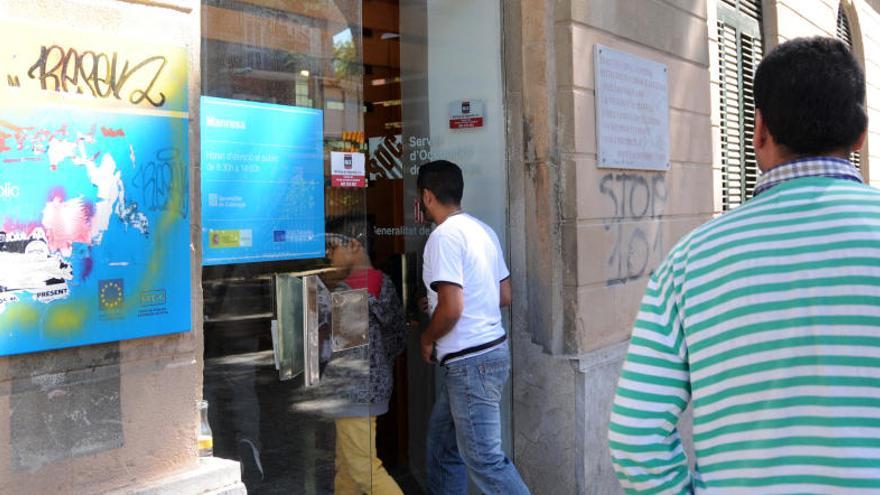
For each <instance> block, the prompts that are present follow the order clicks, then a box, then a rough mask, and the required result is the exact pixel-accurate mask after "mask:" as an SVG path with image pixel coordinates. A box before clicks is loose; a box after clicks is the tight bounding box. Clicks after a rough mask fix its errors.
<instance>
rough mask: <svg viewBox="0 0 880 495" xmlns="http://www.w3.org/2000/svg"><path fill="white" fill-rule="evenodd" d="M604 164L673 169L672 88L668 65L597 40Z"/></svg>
mask: <svg viewBox="0 0 880 495" xmlns="http://www.w3.org/2000/svg"><path fill="white" fill-rule="evenodd" d="M595 60H596V140H597V142H598V147H599V157H598V162H599V167H601V168H631V169H640V170H667V169H668V168H669V93H668V78H667V75H668V69H667V68H666V66H665V65H663V64H660V63H657V62H654V61H652V60H648V59H644V58H641V57H637V56H635V55H632V54H629V53H626V52H622V51H619V50H614V49H611V48H608V47H607V46H602V45H596V50H595Z"/></svg>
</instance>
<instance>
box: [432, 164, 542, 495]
mask: <svg viewBox="0 0 880 495" xmlns="http://www.w3.org/2000/svg"><path fill="white" fill-rule="evenodd" d="M418 188H419V196H420V201H421V207H422V210H423V211H424V213H425V216H426V219H427V220H430V221H432V222H433V223H435V224H436V225H437V228H436V229H435V230H434V232H433V233H431V236H430V237H429V238H428V243H427V245H426V246H425V257H424V258H425V259H424V274H423V278H424V282H425V286H426V288H427V290H428V303H429V308H430V310H431V321H430V322H429V323H428V326H427V328H425V330H424V332H423V333H422V336H421V348H422V357H423V358H424V359H425V361H427V362H429V363H438V364H440V365H441V366H440V371H441V373H443V374H444V380H443V385H442V387H441V390H440V394H439V395H438V397H437V402H436V403H435V404H434V410H433V412H432V413H431V421H430V423H429V426H428V453H427V470H428V483H429V489H430V490H431V493H433V494H435V495H437V494H444V495H445V494H450V495H452V494H455V495H466V494H467V493H468V481H467V479H468V473H470V475H471V477H472V478H473V481H474V483H476V485H477V487H478V488H479V489H480V490H481V491H482V492H483V493H485V494H504V495H519V494H528V493H529V490H528V488H527V487H526V485H525V483H523V481H522V478H521V477H520V475H519V473H518V472H517V470H516V467H514V465H513V463H512V462H511V461H510V459H508V458H507V456H506V455H505V454H504V452H503V451H502V450H501V394H502V391H503V390H504V385H505V383H506V382H507V377H508V374H509V373H510V355H509V350H508V346H507V334H506V332H505V330H504V326H503V324H502V321H501V307H502V306H509V305H510V302H511V287H510V272H509V271H508V270H507V265H506V264H505V262H504V254H503V252H502V251H501V244H500V243H499V242H498V236H497V235H495V232H494V231H492V229H491V228H490V227H489V226H488V225H486V224H485V223H483V222H481V221H479V220H477V219H476V218H474V217H472V216H470V215H468V214H467V213H463V212H462V211H461V207H460V205H461V198H462V193H463V191H464V180H463V178H462V173H461V169H460V168H459V167H458V166H457V165H455V164H454V163H451V162H448V161H445V160H440V161H435V162H431V163H427V164H425V165H422V167H421V168H420V169H419V177H418Z"/></svg>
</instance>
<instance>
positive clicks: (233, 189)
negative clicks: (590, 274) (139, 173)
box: [201, 0, 510, 494]
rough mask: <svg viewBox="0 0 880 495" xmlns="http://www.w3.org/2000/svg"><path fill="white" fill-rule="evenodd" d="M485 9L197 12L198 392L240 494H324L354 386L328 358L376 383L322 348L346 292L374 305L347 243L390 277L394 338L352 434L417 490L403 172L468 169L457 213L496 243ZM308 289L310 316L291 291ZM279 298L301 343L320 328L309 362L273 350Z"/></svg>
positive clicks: (352, 314)
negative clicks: (373, 417) (369, 406)
mask: <svg viewBox="0 0 880 495" xmlns="http://www.w3.org/2000/svg"><path fill="white" fill-rule="evenodd" d="M475 4H476V5H475ZM493 4H494V3H493V2H470V1H467V0H453V1H444V2H436V1H428V0H419V1H408V0H363V1H353V0H335V1H334V0H309V1H301V0H300V1H292V0H248V1H238V0H203V9H202V12H203V14H202V15H203V20H202V33H203V36H202V94H203V96H204V97H205V98H203V102H202V163H201V170H202V197H203V201H202V204H203V223H202V230H203V243H204V251H205V260H203V264H204V265H205V266H204V272H203V296H204V308H205V315H204V316H205V331H204V333H205V385H204V386H205V394H204V395H205V398H206V399H207V400H208V401H209V418H210V425H211V429H212V432H213V438H214V455H215V456H219V457H224V458H230V459H235V460H239V461H240V462H241V463H242V469H243V481H244V482H245V484H246V485H247V487H248V490H249V492H252V493H316V494H317V493H333V491H334V476H335V470H336V467H335V460H336V457H337V455H338V452H337V451H336V446H337V444H338V439H337V435H338V430H337V425H336V421H335V418H336V416H334V413H333V412H332V410H333V407H334V406H333V405H334V404H337V402H338V400H337V399H339V394H340V390H342V389H345V388H347V386H346V385H342V382H341V381H339V380H338V378H339V375H335V374H334V373H336V372H335V371H334V369H336V368H338V367H339V365H338V363H339V362H341V361H340V356H349V354H350V355H354V356H355V357H354V358H352V360H351V361H346V362H348V363H355V364H353V365H352V366H354V367H357V366H360V367H361V368H360V369H361V372H360V374H357V373H355V374H353V375H345V377H344V380H347V381H348V382H347V383H348V385H352V384H355V385H358V384H359V385H361V386H365V387H368V386H369V383H370V378H371V377H370V372H369V371H367V372H366V373H364V369H369V364H368V362H369V359H370V358H369V352H370V346H371V343H370V342H369V340H370V339H369V338H368V339H366V341H363V340H362V341H358V342H353V343H352V345H350V346H348V347H346V346H344V345H339V346H337V345H336V342H335V340H334V338H335V336H336V335H337V333H340V330H339V329H340V328H342V326H346V325H348V324H349V323H357V322H358V321H368V320H369V318H370V317H369V310H368V309H366V306H358V305H357V301H354V302H352V301H351V300H348V299H345V298H347V297H349V296H351V297H356V296H357V294H355V292H357V291H358V290H361V291H366V292H367V293H369V290H370V285H371V283H373V282H371V279H370V276H369V275H363V276H362V277H361V279H360V280H352V279H351V277H349V276H347V275H350V274H351V272H350V271H348V272H345V271H344V270H342V271H340V269H339V266H338V265H339V263H343V262H340V261H334V259H335V258H334V256H336V255H335V254H334V253H333V250H334V249H335V248H336V247H337V246H340V245H342V246H346V245H347V244H346V243H348V242H350V241H352V240H353V241H356V242H355V243H354V244H353V245H360V246H362V247H363V248H364V249H365V250H366V251H367V252H368V258H369V264H370V265H371V266H372V268H373V269H374V270H376V271H377V272H380V273H381V274H383V275H382V277H385V278H387V279H388V280H389V281H390V282H391V284H392V285H393V290H394V292H395V293H396V294H397V299H396V300H397V303H398V304H399V309H400V311H401V319H403V320H404V323H405V325H406V326H407V330H406V333H405V342H404V344H405V345H404V346H403V347H404V348H403V351H402V352H401V353H400V355H399V356H397V357H396V358H394V359H393V363H392V369H393V375H392V376H393V392H392V394H391V395H390V397H389V398H388V407H387V412H385V413H384V414H381V415H379V416H378V420H377V422H376V426H375V427H374V428H375V429H374V430H371V429H372V428H373V427H372V426H371V425H369V424H368V420H367V419H365V420H364V428H366V430H365V431H370V433H369V434H370V435H372V434H375V438H376V448H377V451H378V456H379V458H380V459H381V460H382V462H383V464H384V465H385V467H386V468H387V470H388V472H389V473H390V474H391V476H393V477H394V479H395V480H396V482H397V483H398V484H399V485H400V486H401V488H402V489H403V491H404V492H405V493H415V494H418V493H423V492H424V448H425V442H424V440H425V439H424V435H425V432H426V429H427V421H428V415H429V412H430V408H431V406H432V404H433V398H434V393H435V376H434V372H433V369H432V367H430V366H428V365H426V364H424V363H422V362H421V360H420V358H419V352H418V334H419V331H418V329H419V326H420V325H423V324H424V323H425V322H426V316H425V315H424V314H422V313H421V312H420V310H419V308H418V304H417V300H418V298H419V297H420V296H421V295H422V293H423V290H424V289H423V286H422V283H421V269H420V266H421V251H422V248H423V246H424V242H425V240H426V239H427V236H428V235H429V233H430V228H429V227H427V226H424V225H421V224H419V223H417V221H416V220H417V218H416V215H417V213H416V208H415V205H416V193H415V174H416V173H417V170H418V166H419V165H420V164H421V163H425V162H427V161H430V160H433V159H441V158H442V159H449V160H451V161H454V162H456V163H458V164H459V165H460V166H462V168H463V170H464V171H465V184H466V187H465V199H464V205H463V206H464V208H465V209H466V210H468V211H469V212H471V213H473V214H474V215H476V216H478V217H480V218H481V219H483V220H484V221H486V222H487V223H488V224H489V225H491V226H492V227H493V228H494V229H495V230H496V232H497V233H498V234H499V238H500V239H501V240H502V243H504V242H505V239H506V237H507V234H506V230H507V229H506V222H507V206H506V205H507V179H506V161H505V158H504V151H505V145H504V126H503V122H504V116H503V105H502V85H501V48H500V45H501V36H500V33H501V31H500V29H501V27H500V26H501V13H500V10H499V5H498V4H494V5H493ZM294 113H295V114H296V115H293V114H294ZM208 118H210V119H212V120H210V121H209V120H208ZM309 119H311V120H309ZM242 127H244V129H243V128H242ZM257 129H259V132H258V131H257ZM229 133H238V134H229ZM231 136H232V137H231ZM234 136H239V137H238V138H236V137H234ZM279 150H280V151H279ZM288 162H289V163H288ZM284 164H287V165H284ZM285 167H287V168H285ZM242 191H244V192H242ZM336 258H338V256H336ZM380 279H381V277H380ZM280 280H285V281H288V280H293V281H294V282H293V285H295V286H296V287H294V288H293V289H290V290H287V289H284V288H281V285H282V284H280V283H279V281H280ZM298 280H299V281H300V282H297V281H298ZM303 280H305V282H302V281H303ZM309 280H312V281H314V284H315V286H316V289H315V294H316V296H315V298H314V299H315V304H314V305H315V308H314V309H315V314H314V315H313V316H314V317H313V320H309V317H308V313H309V311H308V304H309V303H308V296H307V295H306V296H303V294H306V293H307V292H308V290H307V289H305V288H304V287H306V288H307V287H308V284H309V283H310V282H308V281H309ZM296 284H299V285H296ZM373 285H375V283H373ZM285 287H287V286H285ZM291 291H293V292H291ZM363 293H364V292H361V294H363ZM291 294H294V295H293V296H291ZM365 297H367V298H368V296H365ZM291 300H293V301H296V302H297V304H299V302H298V301H302V305H301V306H297V307H298V308H299V309H298V311H300V312H301V313H302V315H303V317H302V318H301V319H299V320H297V321H296V322H294V324H291V325H293V326H296V325H299V326H296V328H294V329H293V330H294V332H293V333H294V334H295V333H296V332H301V333H300V335H303V334H305V335H308V329H304V326H305V327H307V326H308V325H310V324H312V323H313V324H314V328H315V329H317V330H316V331H315V332H313V333H314V335H315V341H316V342H317V343H316V344H315V346H313V349H316V351H314V355H313V356H311V357H310V356H309V355H308V351H307V350H306V349H307V348H308V342H302V341H296V343H295V345H294V346H293V347H295V348H296V349H297V352H299V350H300V349H302V356H294V357H292V358H290V360H289V361H285V358H284V356H283V355H279V350H278V349H279V347H280V346H281V347H283V346H284V345H288V346H289V345H290V340H289V337H290V335H289V334H288V333H289V330H291V329H290V328H288V327H290V326H291V325H288V324H286V323H285V321H282V320H284V319H285V318H287V317H289V311H290V308H291V305H290V304H291V302H290V301H291ZM345 304H349V306H345V307H346V308H348V310H347V312H346V310H344V309H340V308H341V307H342V305H345ZM302 306H304V307H302ZM295 310H296V309H295ZM280 313H283V314H280ZM297 314H300V313H297ZM310 321H311V323H310ZM300 322H302V323H301V324H300ZM334 325H335V326H334ZM353 326H357V325H353ZM331 329H332V330H331ZM356 333H357V332H355V334H356ZM308 338H309V337H305V340H308ZM285 339H288V343H287V344H280V343H279V341H284V340H285ZM355 344H359V345H355ZM359 352H360V353H361V354H358V353H359ZM346 353H348V354H346ZM349 357H350V356H349ZM298 360H302V362H301V363H300V362H299V361H298ZM291 363H292V364H291ZM364 366H366V368H364ZM285 370H287V374H285ZM310 370H311V373H310ZM334 377H335V378H334ZM354 388H357V387H356V386H355V387H354ZM508 397H509V394H508ZM508 400H509V399H508ZM509 410H510V408H509V407H507V411H509ZM505 419H506V422H507V423H506V424H507V435H506V436H507V438H506V442H507V443H508V445H509V437H510V435H509V431H510V428H509V419H510V418H509V414H506V418H505Z"/></svg>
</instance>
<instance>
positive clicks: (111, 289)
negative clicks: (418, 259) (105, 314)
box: [98, 278, 125, 311]
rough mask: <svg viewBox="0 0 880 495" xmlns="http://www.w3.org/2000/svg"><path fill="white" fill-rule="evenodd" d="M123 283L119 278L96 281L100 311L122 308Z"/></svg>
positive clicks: (123, 301)
mask: <svg viewBox="0 0 880 495" xmlns="http://www.w3.org/2000/svg"><path fill="white" fill-rule="evenodd" d="M124 287H125V284H124V281H123V280H122V279H121V278H114V279H110V280H101V281H99V282H98V305H99V307H100V308H101V311H115V310H118V309H122V305H123V303H125V290H124Z"/></svg>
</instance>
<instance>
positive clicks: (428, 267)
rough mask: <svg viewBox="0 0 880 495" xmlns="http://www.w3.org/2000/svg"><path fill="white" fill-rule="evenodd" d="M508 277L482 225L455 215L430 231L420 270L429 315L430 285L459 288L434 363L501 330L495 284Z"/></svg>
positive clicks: (492, 239) (495, 238) (498, 245)
mask: <svg viewBox="0 0 880 495" xmlns="http://www.w3.org/2000/svg"><path fill="white" fill-rule="evenodd" d="M508 277H510V272H509V271H508V269H507V264H506V263H505V262H504V254H503V252H502V251H501V243H499V242H498V236H497V235H495V232H494V231H493V230H492V228H491V227H489V226H488V225H486V224H485V223H483V222H481V221H479V220H477V219H476V218H474V217H472V216H470V215H468V214H466V213H459V214H456V215H453V216H451V217H449V218H447V219H446V221H445V222H443V223H442V224H440V225H439V226H437V228H436V229H435V230H434V232H432V233H431V236H430V237H429V238H428V243H427V244H426V245H425V266H424V273H423V280H424V282H425V286H426V287H427V289H428V305H429V307H430V309H431V313H433V312H434V309H435V308H436V307H437V292H436V290H435V289H436V284H438V283H442V282H447V283H451V284H455V285H458V286H460V287H461V288H462V290H463V292H464V309H463V311H462V313H461V318H459V320H458V323H457V324H456V325H455V327H454V328H453V329H452V331H451V332H449V333H448V334H446V336H444V337H443V338H441V339H440V340H438V341H437V360H438V361H442V360H443V357H444V356H445V355H447V354H449V353H451V352H458V351H461V350H463V349H467V348H470V347H474V346H478V345H481V344H486V343H488V342H492V341H493V340H497V339H499V338H501V337H502V336H503V335H504V334H505V332H504V326H503V325H502V322H501V308H500V302H501V301H500V299H501V282H502V281H504V280H505V279H507V278H508ZM486 352H488V349H487V350H486ZM468 357H470V356H468Z"/></svg>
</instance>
